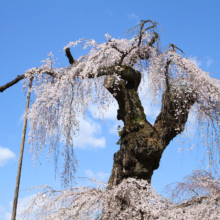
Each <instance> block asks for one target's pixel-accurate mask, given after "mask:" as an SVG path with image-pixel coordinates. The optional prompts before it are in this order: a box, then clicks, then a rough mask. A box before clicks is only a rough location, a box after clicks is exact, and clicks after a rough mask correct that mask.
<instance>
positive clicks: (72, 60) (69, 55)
mask: <svg viewBox="0 0 220 220" xmlns="http://www.w3.org/2000/svg"><path fill="white" fill-rule="evenodd" d="M65 52H66V56H67V58H68V60H69V63H70V65H72V64H73V63H75V60H74V58H73V56H72V54H71V52H70V48H69V47H67V48H66V49H65Z"/></svg>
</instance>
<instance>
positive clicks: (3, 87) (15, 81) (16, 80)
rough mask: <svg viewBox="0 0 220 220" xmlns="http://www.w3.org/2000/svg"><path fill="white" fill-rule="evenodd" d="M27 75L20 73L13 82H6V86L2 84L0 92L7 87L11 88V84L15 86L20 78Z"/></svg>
mask: <svg viewBox="0 0 220 220" xmlns="http://www.w3.org/2000/svg"><path fill="white" fill-rule="evenodd" d="M24 78H25V76H24V74H23V75H20V76H19V75H18V76H17V78H15V79H14V80H12V81H11V82H9V83H7V84H5V85H4V86H0V92H4V91H5V90H6V89H8V88H10V87H11V86H13V85H14V84H16V83H18V82H19V81H20V80H22V79H24Z"/></svg>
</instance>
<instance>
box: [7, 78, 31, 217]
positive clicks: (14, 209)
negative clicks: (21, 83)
mask: <svg viewBox="0 0 220 220" xmlns="http://www.w3.org/2000/svg"><path fill="white" fill-rule="evenodd" d="M32 81H33V78H30V82H29V86H28V94H27V100H26V108H25V117H24V125H23V131H22V138H21V148H20V155H19V161H18V171H17V177H16V185H15V194H14V203H13V210H12V216H11V220H16V211H17V204H18V193H19V185H20V178H21V167H22V159H23V153H24V143H25V134H26V129H27V114H28V108H29V103H30V96H31V86H32Z"/></svg>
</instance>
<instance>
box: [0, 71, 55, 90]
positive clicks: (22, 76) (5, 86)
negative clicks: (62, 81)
mask: <svg viewBox="0 0 220 220" xmlns="http://www.w3.org/2000/svg"><path fill="white" fill-rule="evenodd" d="M41 71H42V70H41V68H39V69H38V72H41ZM44 73H46V74H47V75H50V76H52V77H54V73H52V72H50V71H44ZM24 78H25V74H22V75H18V76H17V77H16V78H15V79H14V80H12V81H11V82H8V83H7V84H5V85H3V86H0V92H4V91H5V90H6V89H8V88H10V87H11V86H13V85H15V84H16V83H18V82H19V81H21V80H22V79H24Z"/></svg>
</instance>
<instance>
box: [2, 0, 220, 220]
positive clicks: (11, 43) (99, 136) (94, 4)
mask: <svg viewBox="0 0 220 220" xmlns="http://www.w3.org/2000/svg"><path fill="white" fill-rule="evenodd" d="M219 8H220V2H219V1H217V0H216V1H214V0H206V1H204V0H193V1H192V0H191V1H190V0H184V1H182V0H178V1H174V0H172V1H169V0H166V1H162V0H161V1H158V0H155V1H148V0H145V1H144V0H133V1H131V0H117V1H116V0H112V1H106V0H94V1H91V0H81V1H74V0H62V1H58V0H53V1H52V0H51V1H49V0H44V1H43V0H38V1H37V0H35V1H34V0H26V1H25V0H19V1H15V0H8V1H1V7H0V30H1V31H0V45H1V49H0V85H4V84H5V83H7V82H9V81H11V80H12V79H14V78H15V77H16V76H17V75H20V74H22V73H24V72H25V71H26V70H27V69H29V68H32V67H39V66H40V61H41V60H44V59H45V58H46V56H47V54H48V53H49V52H50V51H52V52H53V54H54V56H55V57H56V58H58V61H59V62H60V64H59V65H60V66H66V65H68V60H67V58H66V57H65V55H64V53H63V47H64V46H65V45H67V44H68V43H69V42H70V41H74V40H77V39H79V38H82V37H85V38H89V39H95V40H96V41H97V42H99V43H102V42H104V41H105V36H104V35H105V34H106V33H109V34H110V35H111V36H112V37H115V38H118V37H124V32H125V31H126V30H127V29H129V28H131V27H133V26H135V25H137V24H138V23H139V21H140V20H141V19H143V20H147V19H151V20H154V21H157V22H159V23H160V24H161V25H162V27H163V29H164V33H163V34H162V35H161V44H162V47H163V48H165V47H167V45H168V44H169V43H173V44H176V45H177V46H178V47H179V48H181V49H182V50H184V52H185V54H186V55H187V56H188V57H191V58H195V57H196V58H197V59H198V61H197V64H198V65H199V66H200V67H201V68H202V69H203V70H205V71H208V72H212V73H213V75H212V76H213V77H215V78H218V79H220V75H219V69H220V60H219V51H220V44H219V39H220V30H219V28H218V27H219V22H220V13H219ZM72 53H73V56H74V57H75V58H77V57H78V56H79V54H80V53H81V51H80V48H75V49H72ZM25 101H26V97H25V96H24V92H23V91H22V84H21V83H18V84H16V85H14V86H13V87H11V88H10V89H8V90H6V91H4V92H3V93H1V94H0V103H1V107H0V219H1V220H3V219H4V220H7V219H10V211H11V206H12V201H13V196H14V188H15V179H16V172H17V163H18V157H19V150H20V142H21V133H22V127H23V119H22V115H23V114H24V109H25ZM142 102H143V105H144V107H145V113H146V115H147V119H148V120H149V121H151V122H152V121H153V120H154V119H155V117H156V112H157V111H158V110H155V109H154V108H153V107H152V106H151V105H150V101H149V100H146V99H145V100H142ZM116 110H117V107H112V108H111V111H110V112H109V113H108V115H107V117H106V118H107V119H108V123H109V124H106V123H104V124H103V123H102V122H101V121H99V120H98V118H97V116H95V115H94V112H95V107H94V106H93V107H92V108H91V111H88V114H87V115H86V120H83V121H82V129H81V133H80V135H81V136H80V137H79V138H78V139H75V143H76V148H75V153H76V157H77V159H78V160H79V168H78V172H77V176H79V177H95V178H97V179H98V180H101V181H107V180H108V178H109V175H110V173H111V169H112V165H113V154H114V153H115V152H116V151H117V150H118V149H119V145H116V142H117V140H118V135H117V132H116V130H117V125H118V124H119V122H117V121H116V120H115V118H116ZM120 124H121V125H122V123H120ZM177 139H178V138H176V139H174V140H173V141H172V142H171V144H170V145H169V146H168V147H167V149H166V150H165V152H164V154H163V157H162V160H161V163H160V167H159V169H158V170H157V171H155V172H154V175H153V179H152V184H153V186H154V187H155V188H156V190H157V191H158V192H159V193H161V192H162V190H163V187H164V186H165V185H166V184H169V183H172V182H176V181H181V180H182V178H183V177H184V176H186V175H188V174H190V173H191V172H192V170H194V169H196V167H197V165H198V164H199V161H200V160H201V159H202V155H201V154H200V150H199V151H197V150H196V149H194V150H192V151H191V152H190V151H187V150H185V151H183V153H180V154H179V153H178V148H179V147H180V146H179V143H177V142H176V140H177ZM187 147H188V145H187V144H186V145H185V148H187ZM197 152H198V154H197ZM31 157H32V156H31V155H30V153H29V146H28V145H27V144H26V145H25V153H24V161H23V168H22V175H21V184H20V194H19V198H20V200H19V202H20V206H21V205H22V204H24V203H25V202H26V201H28V200H29V198H30V197H31V196H32V195H33V194H34V193H35V192H27V191H25V189H28V188H30V187H32V186H37V185H44V184H48V185H51V186H54V187H56V188H58V189H59V188H60V187H61V186H60V180H59V178H57V180H56V181H55V179H54V164H53V162H52V161H51V162H50V163H48V162H47V161H46V159H45V158H46V151H45V152H44V153H42V156H41V157H40V161H41V163H42V165H38V166H37V167H36V168H33V167H32V166H33V161H32V160H31ZM79 184H85V183H84V182H79ZM21 209H22V208H19V210H21Z"/></svg>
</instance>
